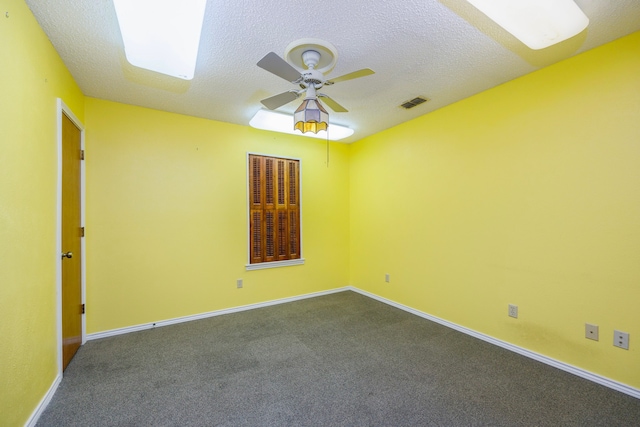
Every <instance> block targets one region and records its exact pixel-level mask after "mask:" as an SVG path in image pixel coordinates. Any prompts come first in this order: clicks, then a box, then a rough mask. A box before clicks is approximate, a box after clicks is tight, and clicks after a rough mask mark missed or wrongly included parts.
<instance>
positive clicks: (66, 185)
mask: <svg viewBox="0 0 640 427" xmlns="http://www.w3.org/2000/svg"><path fill="white" fill-rule="evenodd" d="M59 103H60V107H59V110H58V112H59V121H58V126H59V133H58V135H59V177H58V178H59V188H58V194H59V196H58V197H59V199H58V200H59V203H58V206H59V209H58V212H59V218H60V220H59V246H58V247H59V248H60V255H59V257H60V258H59V259H60V264H59V265H60V268H59V272H60V274H59V292H58V294H59V299H58V301H59V310H58V312H59V328H58V330H59V332H58V335H59V343H60V348H61V354H60V363H61V370H62V371H64V370H65V369H66V368H67V366H68V365H69V362H71V359H72V358H73V356H74V355H75V354H76V352H77V351H78V349H79V348H80V345H81V344H82V343H83V341H84V339H83V337H84V333H83V331H84V319H83V318H84V311H85V310H84V292H83V283H84V281H83V277H84V275H83V271H84V268H83V267H84V261H83V258H84V250H83V249H84V248H83V242H82V240H83V237H84V228H83V226H82V224H83V215H82V210H83V209H82V206H83V202H82V199H83V197H82V196H83V194H82V177H83V172H82V171H83V167H82V159H83V157H84V152H83V136H84V131H83V128H82V125H81V124H80V122H79V121H78V120H77V118H76V117H75V116H74V115H73V113H72V112H71V110H70V109H69V108H68V107H66V106H65V105H64V103H62V101H59Z"/></svg>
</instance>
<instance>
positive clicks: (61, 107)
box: [55, 98, 87, 375]
mask: <svg viewBox="0 0 640 427" xmlns="http://www.w3.org/2000/svg"><path fill="white" fill-rule="evenodd" d="M56 109H57V114H56V133H57V134H56V142H57V161H58V172H57V178H56V181H57V182H56V254H55V256H56V340H57V342H56V347H57V349H58V352H57V359H58V360H57V365H58V374H59V375H62V372H63V369H62V362H63V360H62V257H61V256H60V254H61V253H62V115H63V114H64V115H66V116H67V117H68V118H69V119H70V120H71V121H72V122H73V124H74V125H76V127H77V128H78V129H79V130H80V148H81V149H82V150H84V132H85V130H84V125H83V124H82V122H81V121H80V120H79V119H78V118H77V117H76V115H75V114H73V111H71V109H70V108H69V107H68V106H67V105H66V104H65V103H64V101H62V99H60V98H58V99H57V108H56ZM85 184H86V183H85V166H84V162H80V223H81V226H82V227H84V224H85V189H86V186H85ZM80 245H81V246H80V248H81V249H80V269H81V289H80V292H81V301H82V304H84V303H85V295H86V292H85V286H86V259H87V258H86V256H85V252H86V247H85V246H86V245H85V239H84V238H83V239H81V242H80ZM85 317H86V316H84V315H83V316H82V344H84V343H86V342H87V331H86V321H85Z"/></svg>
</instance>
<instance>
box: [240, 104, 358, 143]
mask: <svg viewBox="0 0 640 427" xmlns="http://www.w3.org/2000/svg"><path fill="white" fill-rule="evenodd" d="M249 125H250V126H251V127H252V128H255V129H262V130H268V131H274V132H281V133H288V134H290V135H298V136H305V137H309V138H318V139H327V138H328V139H329V140H331V141H339V140H341V139H344V138H347V137H350V136H351V135H353V129H351V128H349V127H346V126H341V125H336V124H334V123H331V131H330V132H328V128H329V126H328V122H327V127H326V128H325V130H319V131H318V133H313V131H311V132H306V133H301V131H300V130H296V129H294V128H293V127H292V126H291V115H290V114H283V113H279V112H276V111H271V110H258V112H257V113H256V114H255V116H253V118H252V119H251V121H250V122H249Z"/></svg>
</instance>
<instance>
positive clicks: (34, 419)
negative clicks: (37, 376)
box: [25, 374, 62, 427]
mask: <svg viewBox="0 0 640 427" xmlns="http://www.w3.org/2000/svg"><path fill="white" fill-rule="evenodd" d="M61 381H62V375H61V374H58V375H56V378H55V379H54V380H53V383H51V387H49V390H48V391H47V393H46V394H45V395H44V397H43V398H42V400H41V401H40V403H38V406H36V409H35V411H33V413H32V414H31V416H30V417H29V419H28V420H27V422H26V423H25V426H26V427H35V425H36V424H37V423H38V420H39V419H40V415H42V413H43V412H44V410H45V409H47V406H49V402H51V399H52V398H53V395H54V394H56V390H57V389H58V386H59V385H60V382H61Z"/></svg>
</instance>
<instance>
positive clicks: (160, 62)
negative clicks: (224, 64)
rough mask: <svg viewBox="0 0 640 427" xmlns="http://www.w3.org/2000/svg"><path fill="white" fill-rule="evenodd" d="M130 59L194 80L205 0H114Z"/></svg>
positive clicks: (165, 72) (141, 65) (128, 59)
mask: <svg viewBox="0 0 640 427" xmlns="http://www.w3.org/2000/svg"><path fill="white" fill-rule="evenodd" d="M113 4H114V6H115V9H116V15H117V17H118V23H119V24H120V32H121V33H122V40H123V42H124V50H125V55H126V57H127V61H129V62H130V63H131V64H132V65H135V66H136V67H140V68H145V69H147V70H152V71H156V72H158V73H162V74H167V75H170V76H174V77H178V78H181V79H185V80H191V79H192V78H193V74H194V71H195V68H196V59H197V57H198V46H199V45H200V33H201V32H202V22H203V19H204V10H205V6H206V0H113Z"/></svg>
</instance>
